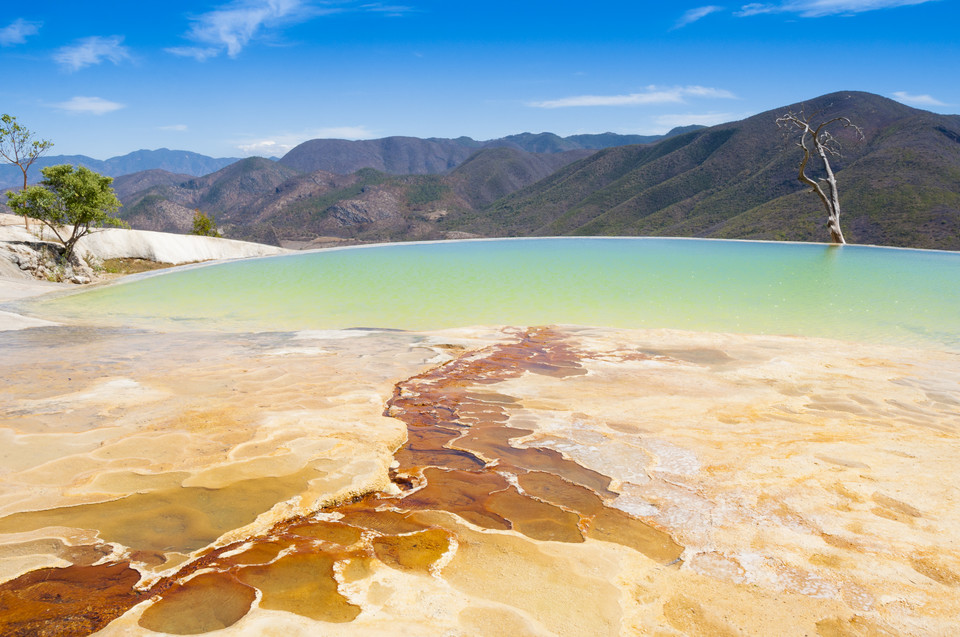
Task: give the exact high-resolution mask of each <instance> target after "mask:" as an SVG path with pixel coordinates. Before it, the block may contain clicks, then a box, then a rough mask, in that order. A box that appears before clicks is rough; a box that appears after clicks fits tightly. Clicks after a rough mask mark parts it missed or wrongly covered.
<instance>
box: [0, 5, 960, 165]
mask: <svg viewBox="0 0 960 637" xmlns="http://www.w3.org/2000/svg"><path fill="white" fill-rule="evenodd" d="M958 2H960V0H768V1H766V2H752V3H744V2H742V0H741V1H739V2H735V3H729V4H707V3H704V2H652V1H644V0H634V1H631V2H605V1H602V0H597V1H596V2H592V3H584V2H570V1H566V0H552V1H541V0H528V1H524V0H511V1H509V2H506V1H501V0H488V1H486V2H471V1H470V0H460V1H454V0H444V1H438V0H397V2H396V3H391V2H389V0H388V2H371V1H369V0H358V1H348V0H327V1H322V0H234V1H232V2H196V1H194V2H180V1H178V0H168V1H166V2H150V1H147V0H144V1H142V2H139V3H130V2H126V1H124V2H95V1H91V2H87V3H80V2H63V1H59V0H55V1H51V2H36V3H32V6H31V5H30V4H28V3H20V4H14V5H10V6H8V7H7V8H6V9H5V10H4V12H3V13H2V15H0V77H2V78H3V90H2V93H0V112H3V113H10V114H11V115H15V116H16V117H17V118H18V121H19V122H20V123H21V124H23V125H25V126H27V127H28V128H30V129H31V130H33V131H34V132H36V133H37V134H38V135H39V136H40V137H42V138H45V139H49V140H51V141H53V142H54V144H55V146H54V148H53V150H52V151H51V152H52V153H53V154H84V155H89V156H91V157H95V158H98V159H106V158H108V157H112V156H115V155H122V154H126V153H128V152H131V151H134V150H137V149H141V148H147V149H154V148H161V147H166V148H172V149H183V150H191V151H195V152H199V153H203V154H206V155H212V156H216V157H236V156H245V155H254V154H260V155H266V156H269V155H277V156H279V155H282V154H283V153H284V152H286V151H287V150H289V149H290V148H292V147H293V146H294V145H296V144H297V143H300V142H302V141H305V140H307V139H312V138H316V137H339V138H347V139H361V138H375V137H386V136H389V135H410V136H416V137H457V136H460V135H467V136H470V137H473V138H475V139H491V138H496V137H502V136H504V135H510V134H513V133H520V132H524V131H529V132H541V131H551V132H555V133H557V134H560V135H571V134H577V133H600V132H605V131H613V132H617V133H641V134H654V133H662V132H666V131H667V130H669V129H670V128H672V127H673V126H677V125H684V124H716V123H720V122H724V121H730V120H735V119H741V118H743V117H746V116H749V115H752V114H755V113H758V112H761V111H764V110H768V109H771V108H776V107H778V106H782V105H785V104H789V103H793V102H797V101H801V100H803V99H807V98H812V97H816V96H818V95H822V94H824V93H829V92H832V91H837V90H846V89H850V90H862V91H870V92H873V93H878V94H880V95H884V96H887V97H890V98H893V99H897V100H899V101H902V102H903V103H905V104H909V105H911V106H916V107H918V108H924V109H928V110H932V111H935V112H940V113H958V112H960V81H958V80H960V37H958V36H957V24H958V23H960V6H958Z"/></svg>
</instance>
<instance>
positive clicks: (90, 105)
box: [53, 97, 124, 115]
mask: <svg viewBox="0 0 960 637" xmlns="http://www.w3.org/2000/svg"><path fill="white" fill-rule="evenodd" d="M53 106H54V107H55V108H59V109H61V110H64V111H69V112H71V113H83V114H88V115H104V114H106V113H111V112H113V111H117V110H120V109H121V108H123V107H124V104H118V103H117V102H111V101H109V100H105V99H103V98H101V97H72V98H70V99H69V100H67V101H66V102H59V103H57V104H53Z"/></svg>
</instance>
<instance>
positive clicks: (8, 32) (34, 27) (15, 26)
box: [0, 18, 43, 46]
mask: <svg viewBox="0 0 960 637" xmlns="http://www.w3.org/2000/svg"><path fill="white" fill-rule="evenodd" d="M42 26H43V22H32V21H30V20H24V19H23V18H17V19H16V20H14V21H13V22H11V23H10V24H9V25H7V26H5V27H3V28H2V29H0V46H13V45H14V44H23V43H24V42H26V41H27V38H28V37H29V36H31V35H36V34H37V33H38V32H39V31H40V27H42Z"/></svg>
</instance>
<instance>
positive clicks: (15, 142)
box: [0, 113, 53, 228]
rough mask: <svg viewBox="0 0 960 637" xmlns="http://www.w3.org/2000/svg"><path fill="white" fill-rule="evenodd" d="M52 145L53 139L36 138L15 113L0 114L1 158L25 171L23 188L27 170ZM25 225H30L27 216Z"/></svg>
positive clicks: (25, 187)
mask: <svg viewBox="0 0 960 637" xmlns="http://www.w3.org/2000/svg"><path fill="white" fill-rule="evenodd" d="M52 146H53V142H51V141H47V140H45V139H42V140H41V139H34V138H33V133H31V132H30V131H29V130H27V129H26V128H24V127H23V126H21V125H20V124H18V123H17V118H16V117H14V116H13V115H7V114H6V113H4V114H3V115H2V116H0V158H3V160H4V161H5V162H7V163H8V164H14V165H15V166H16V167H17V168H19V169H20V172H22V173H23V190H26V189H27V170H28V169H29V168H30V166H32V165H33V162H35V161H37V159H38V158H39V157H40V156H41V155H43V154H44V153H45V152H47V151H48V150H50V148H51V147H52ZM23 225H24V226H26V227H27V228H29V227H30V222H29V220H28V218H27V217H26V216H24V218H23Z"/></svg>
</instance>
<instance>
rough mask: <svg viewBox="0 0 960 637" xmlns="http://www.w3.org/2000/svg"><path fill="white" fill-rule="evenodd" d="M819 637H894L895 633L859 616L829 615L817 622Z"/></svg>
mask: <svg viewBox="0 0 960 637" xmlns="http://www.w3.org/2000/svg"><path fill="white" fill-rule="evenodd" d="M817 634H818V635H819V636H820V637H896V635H897V633H895V632H893V631H890V630H887V629H886V628H884V627H882V626H880V625H878V624H876V623H874V622H872V621H870V620H869V619H866V618H865V617H861V616H860V615H854V616H852V617H849V618H846V619H844V618H841V617H829V618H827V619H822V620H820V621H818V622H817Z"/></svg>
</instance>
